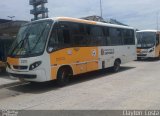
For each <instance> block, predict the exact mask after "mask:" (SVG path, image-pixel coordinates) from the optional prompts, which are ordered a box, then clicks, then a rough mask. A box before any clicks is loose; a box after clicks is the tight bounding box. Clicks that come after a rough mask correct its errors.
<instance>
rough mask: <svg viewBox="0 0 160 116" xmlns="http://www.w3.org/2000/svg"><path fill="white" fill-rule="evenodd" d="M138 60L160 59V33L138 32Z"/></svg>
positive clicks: (154, 31)
mask: <svg viewBox="0 0 160 116" xmlns="http://www.w3.org/2000/svg"><path fill="white" fill-rule="evenodd" d="M136 35H137V59H142V58H160V31H157V30H141V31H137V34H136Z"/></svg>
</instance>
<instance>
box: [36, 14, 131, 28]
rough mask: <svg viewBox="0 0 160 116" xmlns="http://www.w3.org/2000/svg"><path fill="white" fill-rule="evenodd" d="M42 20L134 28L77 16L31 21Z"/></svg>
mask: <svg viewBox="0 0 160 116" xmlns="http://www.w3.org/2000/svg"><path fill="white" fill-rule="evenodd" d="M43 20H54V21H70V22H77V23H85V24H92V25H100V26H109V27H117V28H125V29H134V28H133V27H130V26H123V25H117V24H110V23H103V22H96V21H90V20H84V19H78V18H71V17H53V18H46V19H40V20H36V21H33V22H37V21H43Z"/></svg>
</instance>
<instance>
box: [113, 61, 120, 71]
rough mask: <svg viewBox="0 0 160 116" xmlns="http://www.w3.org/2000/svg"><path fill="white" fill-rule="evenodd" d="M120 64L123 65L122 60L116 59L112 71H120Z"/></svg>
mask: <svg viewBox="0 0 160 116" xmlns="http://www.w3.org/2000/svg"><path fill="white" fill-rule="evenodd" d="M120 65H121V61H120V60H115V62H114V66H113V67H112V72H115V73H116V72H119V70H120Z"/></svg>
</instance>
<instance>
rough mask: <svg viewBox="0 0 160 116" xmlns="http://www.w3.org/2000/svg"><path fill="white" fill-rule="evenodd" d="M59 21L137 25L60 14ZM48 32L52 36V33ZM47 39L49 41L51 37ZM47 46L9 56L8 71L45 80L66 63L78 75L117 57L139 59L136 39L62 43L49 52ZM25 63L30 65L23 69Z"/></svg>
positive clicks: (11, 73)
mask: <svg viewBox="0 0 160 116" xmlns="http://www.w3.org/2000/svg"><path fill="white" fill-rule="evenodd" d="M58 21H70V22H78V23H83V24H91V25H99V26H104V27H105V26H106V27H107V26H108V27H111V28H116V29H117V28H119V29H126V30H127V29H128V30H132V31H134V29H133V28H131V27H127V26H120V25H113V24H104V23H99V22H94V21H84V20H81V19H72V18H59V19H58V18H57V19H55V20H54V22H58ZM33 23H34V22H33ZM51 30H52V29H51ZM51 30H50V31H51ZM48 36H50V34H49V35H48ZM133 39H135V37H133ZM47 42H48V43H49V37H48V39H47ZM47 46H48V45H47V44H46V46H45V50H44V53H43V54H42V55H39V56H33V57H28V58H11V57H8V59H7V62H8V64H9V66H7V71H8V72H9V73H10V75H11V76H12V77H16V78H23V79H24V80H26V81H35V82H44V81H50V80H55V79H57V73H58V71H59V68H61V67H63V66H69V67H71V68H72V71H73V75H77V74H82V73H86V72H91V71H95V70H99V69H103V68H108V67H112V66H113V65H114V62H115V60H116V59H120V60H121V63H122V64H123V63H127V62H130V61H133V60H136V46H135V43H132V45H124V44H123V45H117V46H114V45H113V46H96V47H72V46H71V47H69V48H65V47H64V48H62V47H63V46H62V47H61V48H59V49H58V50H56V51H52V52H51V53H49V52H48V47H47ZM39 61H40V62H41V64H40V65H39V66H38V67H37V68H35V69H33V70H30V67H31V66H32V64H34V63H36V62H39ZM24 67H27V68H26V69H21V68H24ZM27 77H28V78H27ZM29 77H32V78H29ZM33 77H34V78H33Z"/></svg>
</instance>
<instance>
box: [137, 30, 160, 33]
mask: <svg viewBox="0 0 160 116" xmlns="http://www.w3.org/2000/svg"><path fill="white" fill-rule="evenodd" d="M137 32H156V33H157V32H160V31H159V30H140V31H137Z"/></svg>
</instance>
